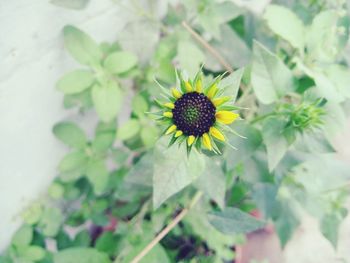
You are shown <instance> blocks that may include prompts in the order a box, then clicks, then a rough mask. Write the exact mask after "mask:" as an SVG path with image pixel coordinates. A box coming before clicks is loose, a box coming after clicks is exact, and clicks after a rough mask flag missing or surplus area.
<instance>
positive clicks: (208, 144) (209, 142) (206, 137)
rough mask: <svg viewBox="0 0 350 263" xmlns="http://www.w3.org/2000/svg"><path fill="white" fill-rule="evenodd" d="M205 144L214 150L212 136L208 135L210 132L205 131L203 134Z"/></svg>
mask: <svg viewBox="0 0 350 263" xmlns="http://www.w3.org/2000/svg"><path fill="white" fill-rule="evenodd" d="M202 138H203V144H204V146H205V147H206V148H207V149H208V150H210V151H211V150H212V149H213V147H212V146H211V141H210V137H209V135H208V133H204V134H203V137H202Z"/></svg>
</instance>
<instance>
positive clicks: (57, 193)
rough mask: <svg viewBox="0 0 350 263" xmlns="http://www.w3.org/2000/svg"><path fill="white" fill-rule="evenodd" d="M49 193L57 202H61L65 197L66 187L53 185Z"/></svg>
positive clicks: (58, 184) (57, 184)
mask: <svg viewBox="0 0 350 263" xmlns="http://www.w3.org/2000/svg"><path fill="white" fill-rule="evenodd" d="M48 193H49V195H50V197H51V198H53V199H55V200H59V199H61V198H62V197H63V195H64V187H63V185H62V184H60V183H53V184H52V185H51V186H50V187H49V190H48Z"/></svg>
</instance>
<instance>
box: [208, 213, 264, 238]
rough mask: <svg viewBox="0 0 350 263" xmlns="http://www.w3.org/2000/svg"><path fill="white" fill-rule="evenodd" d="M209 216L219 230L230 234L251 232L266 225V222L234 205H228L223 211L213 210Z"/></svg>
mask: <svg viewBox="0 0 350 263" xmlns="http://www.w3.org/2000/svg"><path fill="white" fill-rule="evenodd" d="M208 217H209V221H210V223H211V224H212V225H213V226H214V227H215V228H216V229H217V230H219V231H220V232H222V233H224V234H228V235H235V234H244V233H249V232H252V231H255V230H257V229H259V228H262V227H264V225H265V223H264V222H262V221H260V220H257V219H255V218H254V217H252V216H251V215H249V214H247V213H244V212H242V211H241V210H239V209H237V208H233V207H227V208H226V209H225V210H223V211H222V212H211V213H209V214H208Z"/></svg>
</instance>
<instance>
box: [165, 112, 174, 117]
mask: <svg viewBox="0 0 350 263" xmlns="http://www.w3.org/2000/svg"><path fill="white" fill-rule="evenodd" d="M163 116H164V117H167V118H172V117H173V113H172V112H171V111H166V112H164V113H163Z"/></svg>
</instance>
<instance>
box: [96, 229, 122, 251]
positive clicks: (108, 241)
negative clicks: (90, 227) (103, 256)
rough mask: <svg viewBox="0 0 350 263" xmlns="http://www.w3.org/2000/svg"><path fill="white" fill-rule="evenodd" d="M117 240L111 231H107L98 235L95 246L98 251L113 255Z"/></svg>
mask: <svg viewBox="0 0 350 263" xmlns="http://www.w3.org/2000/svg"><path fill="white" fill-rule="evenodd" d="M117 242H118V238H117V237H116V236H114V235H113V233H112V232H110V231H107V232H104V233H103V234H102V235H101V236H99V237H98V239H97V240H96V245H95V247H96V249H97V250H98V251H100V252H104V253H107V254H108V255H113V254H114V252H115V251H116V248H117Z"/></svg>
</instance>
